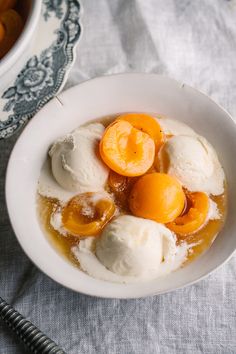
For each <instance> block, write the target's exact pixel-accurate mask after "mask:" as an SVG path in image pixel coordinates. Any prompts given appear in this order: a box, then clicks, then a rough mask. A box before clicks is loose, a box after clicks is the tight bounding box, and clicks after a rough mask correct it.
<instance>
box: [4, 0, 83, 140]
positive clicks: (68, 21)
mask: <svg viewBox="0 0 236 354" xmlns="http://www.w3.org/2000/svg"><path fill="white" fill-rule="evenodd" d="M63 1H65V3H66V11H65V15H64V13H63V10H62V4H63ZM43 6H45V7H46V10H47V11H46V12H45V13H43V14H42V15H41V16H44V19H45V21H47V20H48V19H49V18H50V16H51V14H53V13H54V15H55V16H56V17H57V18H58V19H60V20H61V22H60V27H59V28H58V29H57V32H56V35H57V38H56V40H55V41H53V43H51V45H50V46H49V47H48V48H46V49H44V50H42V52H41V54H40V55H38V56H36V55H34V56H32V57H31V58H30V59H29V60H28V61H27V63H26V64H25V66H24V67H23V69H22V70H21V71H20V73H19V74H18V75H17V77H16V79H15V82H14V85H13V86H11V87H9V88H8V89H7V90H6V91H5V92H4V93H3V95H2V97H1V98H2V99H6V100H7V101H6V104H5V105H4V108H3V111H4V112H11V114H10V115H9V117H8V118H7V119H6V120H5V121H0V140H1V139H6V138H8V137H10V136H12V135H13V134H14V133H16V132H18V131H19V129H20V128H21V127H23V126H24V125H25V124H26V122H28V121H29V120H30V119H31V118H32V117H33V116H34V115H35V114H36V113H37V112H38V111H39V110H40V109H41V108H42V107H43V106H44V105H45V104H46V103H47V102H49V101H50V100H51V99H52V98H53V97H55V96H56V95H57V94H58V93H59V92H60V91H61V90H62V88H63V86H64V84H65V82H66V80H67V77H68V74H69V70H70V69H71V67H72V65H73V63H74V61H75V58H76V48H77V45H78V43H79V40H80V39H81V35H82V24H81V15H82V12H83V10H82V6H81V3H80V1H79V0H57V4H55V2H54V1H53V0H43ZM62 15H64V17H63V18H62ZM57 58H60V59H61V60H64V63H63V64H62V65H61V66H59V67H58V68H57V65H59V63H58V60H57ZM57 69H58V71H57ZM37 70H38V71H37ZM39 71H40V73H41V72H43V73H44V74H45V77H44V79H45V80H44V81H43V82H40V78H39V77H38V76H39ZM37 79H38V81H39V82H38V85H32V84H31V83H32V82H33V81H34V82H37ZM27 80H28V81H29V86H28V87H26V85H25V82H26V81H27ZM31 80H32V81H31Z"/></svg>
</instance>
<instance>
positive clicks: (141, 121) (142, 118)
mask: <svg viewBox="0 0 236 354" xmlns="http://www.w3.org/2000/svg"><path fill="white" fill-rule="evenodd" d="M117 120H125V121H127V122H129V123H130V124H131V125H132V126H133V127H134V128H136V129H138V130H141V131H142V132H144V133H147V134H148V135H149V136H150V137H151V138H152V139H153V140H154V143H155V146H156V151H157V150H158V149H159V148H160V146H161V145H162V144H163V143H164V141H165V135H164V133H163V131H162V129H161V127H160V124H159V123H158V121H157V120H156V119H155V118H153V117H152V116H150V115H148V114H145V113H127V114H123V115H121V116H119V117H118V118H117Z"/></svg>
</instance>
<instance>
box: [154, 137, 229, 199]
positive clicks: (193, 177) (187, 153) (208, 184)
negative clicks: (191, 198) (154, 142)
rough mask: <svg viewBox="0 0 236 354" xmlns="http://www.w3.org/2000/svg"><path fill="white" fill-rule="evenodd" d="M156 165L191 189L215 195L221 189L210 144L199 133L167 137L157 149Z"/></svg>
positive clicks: (220, 176) (221, 177)
mask: <svg viewBox="0 0 236 354" xmlns="http://www.w3.org/2000/svg"><path fill="white" fill-rule="evenodd" d="M159 168H160V170H161V172H164V173H168V174H169V175H171V176H173V177H176V178H177V179H178V180H179V181H180V182H181V183H182V185H183V186H184V187H185V188H187V189H188V190H189V191H191V192H198V191H202V192H205V193H207V194H213V195H219V194H222V193H223V191H224V180H225V176H224V171H223V169H222V167H221V165H220V162H219V160H218V157H217V155H216V152H215V151H214V149H213V147H212V146H211V145H210V144H209V143H208V141H207V140H206V139H205V138H203V137H201V136H187V135H179V136H174V137H172V138H170V139H169V140H168V141H167V142H166V144H165V145H164V146H163V147H162V149H161V150H160V152H159Z"/></svg>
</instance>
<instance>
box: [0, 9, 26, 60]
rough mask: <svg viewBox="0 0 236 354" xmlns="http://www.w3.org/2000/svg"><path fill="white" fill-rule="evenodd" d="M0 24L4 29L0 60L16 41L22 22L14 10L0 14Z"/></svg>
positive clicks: (0, 44)
mask: <svg viewBox="0 0 236 354" xmlns="http://www.w3.org/2000/svg"><path fill="white" fill-rule="evenodd" d="M0 23H1V27H3V28H4V35H3V36H2V39H1V42H0V59H1V58H2V57H3V56H4V55H5V54H6V53H7V52H8V51H9V50H10V49H11V47H12V46H13V44H14V43H15V42H16V40H17V39H18V37H19V35H20V33H21V31H22V29H23V20H22V18H21V17H20V15H19V14H18V13H17V12H16V11H15V10H12V9H10V10H7V11H5V12H2V13H0Z"/></svg>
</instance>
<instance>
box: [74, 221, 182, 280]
mask: <svg viewBox="0 0 236 354" xmlns="http://www.w3.org/2000/svg"><path fill="white" fill-rule="evenodd" d="M93 240H94V244H93V246H92V242H93ZM92 249H94V252H93V251H92ZM73 253H74V255H75V256H76V258H77V259H78V260H79V262H80V266H81V268H82V269H83V270H84V271H86V272H87V273H89V274H90V275H92V276H94V277H96V278H99V279H103V280H109V281H116V282H130V281H135V280H137V279H139V280H140V279H144V280H145V279H150V278H155V277H158V276H161V275H164V274H167V273H169V272H171V271H173V270H174V269H176V268H178V267H179V266H180V265H181V264H182V263H183V261H184V260H185V257H186V253H187V247H186V245H182V246H179V247H177V246H176V239H175V235H174V234H173V233H172V232H171V231H170V230H169V229H167V228H166V227H165V226H164V225H162V224H158V223H157V222H155V221H152V220H147V219H142V218H137V217H134V216H130V215H123V216H119V217H117V218H116V219H115V220H113V221H112V222H111V223H109V224H108V225H107V226H106V227H105V228H104V230H103V232H102V235H101V237H99V238H98V239H97V240H95V239H94V238H90V240H89V241H88V240H82V241H80V243H79V245H78V246H77V247H74V248H73Z"/></svg>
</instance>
